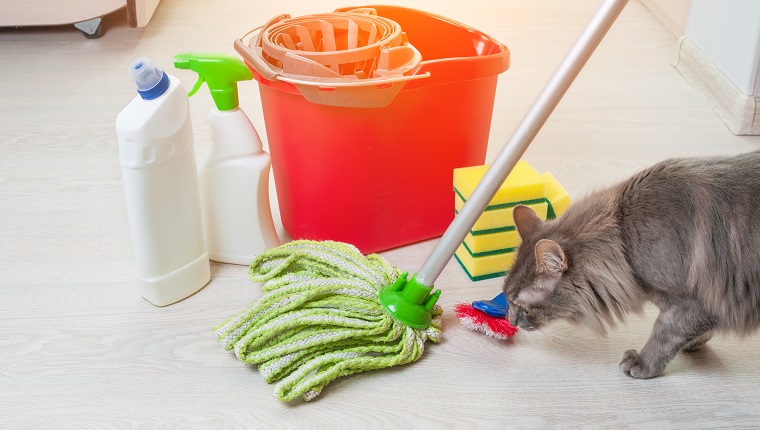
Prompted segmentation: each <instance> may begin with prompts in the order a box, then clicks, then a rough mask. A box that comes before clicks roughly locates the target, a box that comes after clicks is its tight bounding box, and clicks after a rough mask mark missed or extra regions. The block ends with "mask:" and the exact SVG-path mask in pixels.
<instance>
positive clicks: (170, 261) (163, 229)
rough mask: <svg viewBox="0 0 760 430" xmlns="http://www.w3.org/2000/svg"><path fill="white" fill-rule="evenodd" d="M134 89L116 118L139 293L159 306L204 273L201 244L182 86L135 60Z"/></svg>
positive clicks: (200, 282) (198, 284)
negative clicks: (128, 101) (132, 96)
mask: <svg viewBox="0 0 760 430" xmlns="http://www.w3.org/2000/svg"><path fill="white" fill-rule="evenodd" d="M129 73H130V76H131V77H132V79H133V80H134V82H135V86H136V88H137V91H138V93H139V95H138V96H136V97H135V98H134V99H133V100H132V102H131V103H129V105H127V107H126V108H124V110H122V111H121V112H120V113H119V115H118V116H117V117H116V135H117V137H118V140H119V160H120V162H121V167H122V169H121V172H122V180H123V183H124V194H125V197H126V201H127V216H128V218H129V227H130V233H131V236H132V245H133V248H134V250H133V251H134V256H135V265H136V269H137V270H136V275H137V285H138V289H139V292H140V295H141V296H142V297H144V298H145V299H147V300H148V301H149V302H151V303H153V304H154V305H156V306H166V305H169V304H172V303H174V302H177V301H179V300H182V299H184V298H185V297H188V296H190V295H192V294H193V293H195V292H196V291H198V290H200V289H201V288H203V286H204V285H206V284H207V283H208V281H209V279H210V278H211V273H210V267H209V257H208V253H207V252H206V249H205V246H204V242H203V222H202V218H201V209H200V196H199V191H198V176H197V168H196V164H195V148H194V146H193V133H192V127H191V124H190V116H189V106H188V104H189V103H188V99H187V95H186V94H185V91H184V89H183V88H182V84H181V83H180V82H179V80H178V79H177V78H175V77H173V76H169V75H168V74H166V73H164V72H163V71H162V70H161V69H158V68H157V67H155V66H154V65H153V64H152V63H151V62H150V60H149V59H147V58H145V57H141V58H138V59H136V60H135V61H133V62H132V64H130V66H129Z"/></svg>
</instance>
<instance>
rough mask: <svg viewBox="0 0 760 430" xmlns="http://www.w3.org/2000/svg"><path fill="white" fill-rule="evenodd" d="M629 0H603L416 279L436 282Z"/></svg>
mask: <svg viewBox="0 0 760 430" xmlns="http://www.w3.org/2000/svg"><path fill="white" fill-rule="evenodd" d="M627 3H628V0H604V1H603V3H602V5H601V6H599V9H598V10H597V11H596V14H594V16H593V18H592V19H591V21H590V22H589V23H588V25H587V26H586V28H585V29H584V30H583V33H581V35H580V36H579V37H578V40H576V41H575V43H574V44H573V46H572V47H571V48H570V51H569V52H568V53H567V55H565V58H564V59H563V60H562V62H561V63H560V65H559V67H558V68H557V70H556V71H555V72H554V75H552V77H551V78H550V79H549V82H548V83H547V84H546V86H545V87H544V89H543V90H542V91H541V93H540V94H539V95H538V97H537V98H536V100H535V101H534V102H533V105H532V106H531V108H530V110H529V111H528V113H527V114H526V115H525V117H524V118H523V119H522V121H521V122H520V124H519V125H518V126H517V128H516V129H515V131H514V132H513V133H512V136H511V137H510V138H509V141H507V144H506V145H505V146H504V147H503V148H502V149H501V151H499V154H498V155H497V156H496V158H495V159H494V161H493V163H491V167H489V168H488V170H487V171H486V173H485V175H484V176H483V179H481V181H480V183H479V184H478V186H477V187H475V190H474V191H473V192H472V195H471V196H470V198H469V199H467V202H466V203H465V205H464V206H463V207H462V210H461V211H459V214H457V216H456V217H455V218H454V221H453V222H452V223H451V225H449V227H448V229H446V232H445V233H444V234H443V237H441V239H440V240H439V241H438V244H437V245H436V246H435V248H434V249H433V251H432V252H431V253H430V256H428V258H427V260H425V263H424V264H423V265H422V267H421V268H420V270H419V272H418V273H417V275H416V277H417V281H418V282H419V283H420V284H422V285H425V286H428V287H430V286H433V283H434V282H435V280H436V279H438V276H439V275H440V274H441V272H443V269H444V267H446V264H447V263H448V262H449V261H450V260H451V257H452V256H454V253H455V252H456V250H457V247H459V244H461V243H462V241H464V239H465V237H466V236H467V233H468V232H469V231H470V229H472V226H474V225H475V222H476V221H477V220H478V218H479V217H480V215H481V214H482V213H483V211H484V210H485V209H486V206H488V203H489V202H490V201H491V199H493V196H494V195H495V194H496V191H498V189H499V188H500V187H501V184H502V183H504V180H506V179H507V176H509V173H510V172H511V171H512V169H513V168H514V167H515V165H516V164H517V162H518V161H519V160H520V158H521V157H522V155H523V154H524V153H525V150H526V149H528V146H529V145H530V143H531V142H532V141H533V139H534V138H535V137H536V135H537V134H538V132H539V130H541V127H542V126H543V125H544V123H545V122H546V120H547V119H548V118H549V115H551V113H552V111H553V110H554V108H555V107H557V104H558V103H559V101H560V100H561V99H562V96H564V95H565V92H567V90H568V89H569V88H570V85H571V84H572V83H573V81H574V80H575V78H576V77H577V76H578V73H580V71H581V69H582V68H583V66H584V65H585V64H586V62H587V61H588V59H589V58H590V57H591V54H593V52H594V50H595V49H596V47H597V46H599V43H600V42H601V41H602V39H603V38H604V35H605V34H606V33H607V31H608V30H609V29H610V27H612V24H613V23H614V22H615V20H616V19H617V17H618V16H619V15H620V13H621V12H622V11H623V8H624V7H625V5H626V4H627Z"/></svg>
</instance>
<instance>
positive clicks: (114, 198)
mask: <svg viewBox="0 0 760 430" xmlns="http://www.w3.org/2000/svg"><path fill="white" fill-rule="evenodd" d="M387 3H390V4H394V3H395V4H402V3H403V4H405V5H408V6H411V7H416V8H419V9H424V10H428V11H431V12H436V13H439V14H441V15H444V16H447V17H450V18H453V19H456V20H458V21H461V22H464V23H466V24H469V25H471V26H473V27H475V28H477V29H479V30H482V31H484V32H486V33H488V34H490V35H491V36H493V37H494V38H496V39H497V40H499V41H501V42H503V43H505V44H507V45H508V46H509V47H510V49H511V50H512V55H513V60H512V67H511V69H510V70H509V71H508V72H506V73H505V74H504V75H502V77H501V78H500V82H499V88H498V93H497V95H496V106H495V110H494V120H493V127H492V130H491V141H490V146H489V153H488V159H489V160H490V159H492V158H493V157H494V156H495V154H496V152H497V151H498V149H499V148H500V146H501V145H502V143H503V142H505V141H506V139H507V138H508V137H509V135H510V133H511V131H512V130H513V129H514V127H515V125H516V124H517V122H518V121H519V120H520V118H521V117H522V115H523V114H524V113H525V112H526V111H527V108H528V106H529V105H530V103H531V102H532V100H533V98H534V97H535V95H536V94H537V93H538V91H539V90H540V88H541V87H542V86H543V84H544V83H545V82H546V80H547V78H548V77H549V75H550V74H551V73H552V72H553V70H554V67H555V66H556V65H557V64H558V62H559V61H560V59H561V57H562V56H563V55H564V53H565V52H566V50H567V48H568V47H569V45H570V44H571V42H572V41H573V40H574V38H575V37H576V35H577V34H578V33H579V32H580V30H581V28H582V27H583V26H584V25H585V23H586V21H587V19H588V18H589V17H590V16H591V14H592V13H593V11H594V10H595V8H596V6H597V0H574V1H566V0H551V1H550V0H545V1H533V0H508V1H507V0H505V1H500V2H494V1H489V0H470V1H467V2H459V1H440V2H426V1H423V0H405V1H401V0H389V1H388V2H387ZM349 4H350V2H345V1H338V0H328V1H320V2H316V1H315V2H306V1H268V2H263V1H257V2H253V1H243V0H227V1H224V2H211V1H200V0H182V1H180V0H164V1H162V3H161V5H160V6H159V8H158V11H157V13H156V15H155V17H154V19H153V21H152V22H151V24H150V25H149V26H148V27H147V28H145V29H130V28H128V27H127V26H126V24H125V22H126V19H125V14H124V13H121V12H120V13H117V14H116V15H113V16H109V17H107V18H106V19H105V25H106V32H105V35H104V36H103V37H102V38H101V39H99V40H87V39H85V38H84V37H82V35H81V34H80V33H79V32H78V31H75V30H74V29H72V28H70V27H66V28H50V29H39V28H36V29H0V65H2V66H1V67H2V72H0V94H1V96H0V98H1V99H2V106H1V107H0V151H1V152H0V154H2V155H0V172H1V173H0V208H1V209H0V249H1V250H2V254H1V255H0V265H1V266H0V267H1V268H2V270H1V271H0V427H3V428H42V427H50V428H73V427H90V428H103V427H152V428H172V427H180V428H185V427H188V428H193V427H194V428H215V427H238V428H325V429H334V428H351V429H359V428H393V429H396V428H450V429H475V428H505V427H506V428H547V427H571V428H572V427H591V428H596V427H616V428H717V427H757V426H758V425H760V365H758V364H757V362H758V360H757V357H758V356H759V355H760V342H758V340H759V338H758V336H755V337H752V338H750V339H746V340H743V341H738V340H736V339H730V338H716V339H714V340H713V341H712V342H711V343H710V346H709V348H707V349H706V350H705V351H704V352H702V353H699V354H693V355H684V354H681V355H678V356H677V358H676V359H675V360H674V361H673V362H672V363H671V364H670V366H669V367H668V368H667V371H666V373H665V375H664V376H663V377H660V378H657V379H654V380H649V381H637V380H632V379H629V378H628V377H626V376H624V375H623V374H621V372H620V371H619V370H618V364H617V363H618V361H619V359H620V357H621V355H622V353H623V351H624V350H626V349H628V348H640V347H641V346H642V345H643V343H644V342H645V340H646V338H647V336H648V333H649V330H650V327H651V324H652V321H653V319H654V316H655V313H654V311H653V310H652V309H649V311H648V312H647V314H646V315H645V316H644V317H642V318H632V319H630V320H629V321H628V323H627V324H626V325H625V326H621V327H618V328H617V329H615V330H614V331H612V333H611V334H610V335H609V336H608V337H607V338H603V339H599V338H596V337H594V336H592V335H591V334H588V333H585V332H583V331H580V330H578V329H576V328H574V327H571V326H569V325H565V324H558V325H556V326H554V327H553V328H552V329H551V330H547V331H546V332H544V333H537V334H533V333H530V334H529V333H520V334H518V336H517V337H515V338H514V339H513V340H512V341H509V342H497V341H494V340H490V339H487V338H485V337H482V336H481V335H478V334H475V333H472V332H469V331H467V330H465V329H464V328H463V327H461V326H460V325H459V323H458V321H457V319H456V318H455V316H454V313H453V311H452V307H453V306H454V304H456V303H457V302H462V301H470V300H474V299H481V298H490V297H491V296H492V295H495V294H496V293H497V292H498V291H499V288H500V280H492V281H483V282H479V283H472V282H470V281H469V280H468V279H467V278H466V277H465V275H464V274H463V272H462V271H461V269H460V268H459V267H458V266H457V265H456V264H455V263H453V262H452V263H451V264H449V266H448V267H447V268H446V270H445V271H444V273H443V274H442V275H441V277H440V278H439V279H438V282H437V284H436V285H437V287H439V288H440V289H442V290H443V295H442V297H441V300H440V303H441V305H442V306H443V308H444V310H445V312H446V313H445V315H444V340H443V342H442V343H441V344H439V345H433V346H430V347H429V349H428V350H427V351H425V354H424V356H423V358H422V359H421V360H420V361H419V362H417V363H415V364H412V365H409V366H405V367H401V368H396V369H390V370H386V371H378V372H374V373H366V374H361V375H356V376H352V377H349V378H343V379H342V380H339V381H337V382H335V383H333V384H331V385H329V386H328V387H327V389H325V390H324V392H323V394H322V395H321V396H320V397H319V398H318V399H317V400H316V401H314V402H311V403H304V402H294V403H292V404H282V403H280V402H279V401H278V400H277V399H275V398H274V397H273V396H272V395H271V390H272V387H271V386H268V385H267V384H266V383H264V382H263V381H262V380H261V377H260V376H259V374H258V373H257V372H255V371H254V370H253V369H251V368H248V367H246V366H244V365H243V364H241V363H240V362H238V361H237V359H236V358H235V357H234V356H233V354H232V353H228V352H225V351H224V350H223V349H222V348H221V347H220V346H219V345H218V344H217V343H216V340H215V338H214V335H213V333H212V332H211V328H212V327H213V326H214V325H216V324H218V323H220V322H221V321H222V320H224V319H226V318H227V317H229V316H230V315H232V314H233V313H235V312H237V311H238V310H240V309H241V308H243V307H245V306H246V305H248V304H249V303H250V302H251V301H252V300H254V299H255V298H257V297H258V296H259V295H260V291H259V289H258V287H257V286H256V285H253V284H252V283H250V282H249V281H248V279H247V276H246V268H245V267H242V266H231V265H222V264H213V266H212V276H213V280H212V281H211V283H210V284H209V285H208V286H207V287H206V288H205V289H203V290H202V291H200V292H199V293H198V294H196V295H194V296H192V297H191V298H188V299H187V300H185V301H183V302H180V303H178V304H175V305H172V306H170V307H167V308H161V309H159V308H155V307H153V306H152V305H150V304H148V303H147V302H146V301H144V300H143V299H141V298H140V297H139V296H138V295H137V292H136V289H135V287H134V277H133V270H134V265H133V258H132V249H131V243H130V237H129V233H128V229H127V219H126V212H125V207H124V196H123V194H122V186H121V177H120V170H119V163H118V157H117V145H116V138H115V134H114V119H115V117H116V114H117V113H118V112H119V111H120V110H121V109H122V108H123V107H124V106H125V105H126V104H127V103H128V102H129V101H130V99H131V98H132V97H133V96H134V93H133V89H132V87H131V85H130V82H129V80H128V76H127V73H126V68H127V65H128V64H129V62H130V61H131V60H132V59H134V58H136V57H138V56H141V55H146V56H148V57H151V58H152V59H153V60H154V61H156V62H157V63H159V64H163V65H165V67H166V69H167V70H169V71H171V72H172V73H175V74H176V75H177V76H179V77H180V78H181V79H182V81H183V83H184V85H185V86H186V87H187V88H190V86H192V84H193V82H194V77H193V76H192V74H191V73H187V72H186V71H181V72H182V73H180V71H174V69H173V68H171V66H170V64H171V59H172V56H173V55H174V54H175V53H178V52H182V51H189V50H195V51H222V52H230V53H231V52H233V50H232V41H233V39H235V38H236V37H239V36H242V35H243V34H244V33H246V32H247V31H248V30H250V29H252V28H254V27H257V26H259V25H261V24H263V23H264V22H265V21H267V20H268V19H269V18H271V17H273V16H275V15H278V14H280V13H285V12H287V13H290V14H291V15H293V16H297V15H303V14H307V13H318V12H328V11H331V10H333V8H335V7H339V6H346V5H349ZM19 7H22V6H19ZM675 46H676V40H675V39H674V38H673V36H672V35H671V34H670V33H669V32H668V31H667V30H666V29H665V27H664V26H662V25H661V24H660V23H659V22H658V21H657V20H656V19H655V18H654V17H653V16H652V15H651V14H650V13H649V12H648V10H647V9H645V8H644V7H643V6H642V5H641V4H640V3H638V2H637V1H633V2H631V4H630V5H628V7H627V8H626V10H625V11H624V13H623V15H622V16H621V18H620V19H619V21H618V23H617V24H616V25H615V26H614V27H613V29H612V31H611V33H610V34H609V35H608V37H607V39H606V40H605V42H604V43H603V44H602V46H601V47H600V49H599V50H598V51H597V53H596V54H595V55H594V57H593V58H592V60H591V61H590V63H589V64H588V66H587V68H586V70H584V72H583V73H582V74H581V76H580V78H579V79H578V80H577V81H576V83H575V84H574V86H573V88H572V89H571V90H570V91H569V92H568V94H567V95H566V96H565V98H564V100H563V101H562V103H561V104H560V106H559V108H558V109H557V110H556V111H555V113H554V114H553V116H552V118H551V119H550V120H549V123H548V124H547V125H546V126H545V128H544V130H543V131H542V132H541V133H540V135H539V136H538V138H537V139H536V141H535V142H534V143H533V145H532V147H531V148H530V149H529V150H528V152H527V154H526V156H525V158H526V159H527V160H528V161H529V162H531V163H532V164H533V165H534V166H535V167H536V168H537V169H539V170H542V171H543V170H549V171H551V172H553V173H554V174H555V176H556V177H557V178H558V179H559V180H560V181H561V182H562V183H563V184H564V185H565V186H566V187H567V189H568V190H569V192H570V193H571V195H572V196H573V197H574V198H578V197H580V196H582V195H583V194H585V193H587V192H589V191H591V190H593V189H594V188H597V187H600V186H602V185H605V184H609V183H611V182H613V181H616V180H618V179H621V178H624V177H626V176H628V175H629V174H631V173H633V172H634V171H636V170H638V169H640V168H643V167H645V166H647V165H649V164H651V163H654V162H655V161H658V160H661V159H663V158H666V157H671V156H687V155H704V154H724V153H725V154H729V153H738V152H742V151H749V150H753V149H758V148H760V137H736V136H733V135H731V134H730V133H729V132H728V130H727V129H726V127H725V126H724V125H723V124H722V123H721V122H720V120H719V119H718V117H717V116H716V115H715V114H714V113H713V112H712V110H711V109H710V108H709V107H708V106H707V105H706V102H705V100H704V99H703V98H702V97H701V96H700V95H699V94H696V93H695V92H694V91H693V90H692V88H690V87H689V85H688V84H686V83H685V81H683V80H682V78H681V77H680V75H679V74H678V73H677V72H676V71H675V70H674V69H673V68H672V66H671V63H672V61H673V60H674V59H675ZM199 94H202V95H201V96H198V97H196V98H195V99H194V100H193V101H192V108H193V121H194V130H195V137H196V148H197V154H198V160H199V161H200V160H202V159H203V158H204V157H205V155H206V154H207V153H208V150H209V144H208V137H209V130H208V127H207V125H206V123H205V117H206V114H207V112H208V109H209V108H210V106H211V101H210V97H208V95H207V93H206V92H205V90H202V91H201V92H200V93H199ZM241 97H242V106H243V108H244V109H245V110H246V111H247V112H248V114H249V115H250V116H251V118H252V119H253V121H254V125H255V126H256V127H257V128H258V130H259V131H260V132H261V133H262V135H263V134H264V125H263V120H262V115H261V106H260V103H259V99H258V90H257V89H256V87H255V86H254V85H253V84H245V85H242V90H241ZM452 102H454V101H452ZM434 243H435V241H428V242H424V243H420V244H416V245H413V246H406V247H403V248H400V249H396V250H393V251H390V252H385V253H383V255H384V256H385V257H386V258H388V259H390V260H391V261H392V262H393V263H394V264H396V265H398V266H400V267H403V268H405V269H408V270H410V271H412V272H414V271H416V270H417V269H418V268H419V267H420V265H421V264H422V262H423V261H424V259H425V257H426V256H427V255H428V253H429V252H430V250H431V249H432V247H433V245H434Z"/></svg>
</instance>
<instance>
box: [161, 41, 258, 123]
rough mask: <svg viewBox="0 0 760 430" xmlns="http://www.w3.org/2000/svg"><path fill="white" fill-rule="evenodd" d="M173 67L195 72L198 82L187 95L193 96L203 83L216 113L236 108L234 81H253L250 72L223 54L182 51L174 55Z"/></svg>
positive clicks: (236, 97)
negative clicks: (216, 110) (212, 100)
mask: <svg viewBox="0 0 760 430" xmlns="http://www.w3.org/2000/svg"><path fill="white" fill-rule="evenodd" d="M174 67H176V68H178V69H190V70H192V71H194V72H196V73H198V81H196V82H195V85H194V86H193V89H191V90H190V92H189V93H188V94H187V95H188V97H190V96H192V95H193V94H195V93H197V92H198V90H199V89H200V88H201V85H203V83H204V82H206V84H207V85H208V89H209V91H210V92H211V97H213V99H214V103H215V104H216V108H217V109H219V110H233V109H235V108H237V107H238V105H239V101H238V92H237V83H238V81H248V80H251V79H253V75H252V74H251V71H250V69H248V67H247V66H246V65H245V63H243V62H242V61H241V60H239V59H238V58H236V57H233V56H232V55H227V54H216V53H200V52H185V53H182V54H177V55H175V56H174Z"/></svg>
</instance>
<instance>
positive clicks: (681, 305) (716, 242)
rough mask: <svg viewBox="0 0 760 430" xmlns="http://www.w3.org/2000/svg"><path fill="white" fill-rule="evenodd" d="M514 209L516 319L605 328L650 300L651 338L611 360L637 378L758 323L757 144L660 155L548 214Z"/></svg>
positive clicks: (530, 324) (532, 325)
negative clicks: (734, 152) (722, 153)
mask: <svg viewBox="0 0 760 430" xmlns="http://www.w3.org/2000/svg"><path fill="white" fill-rule="evenodd" d="M514 217H515V224H516V226H517V230H518V232H519V233H520V236H521V237H522V240H523V242H522V244H521V245H520V247H519V248H518V251H517V257H516V260H515V263H514V265H513V267H512V268H511V269H510V272H509V274H508V275H507V277H506V279H505V282H504V292H505V294H506V297H507V300H508V302H509V304H510V310H509V319H510V321H511V322H512V324H514V325H517V326H518V327H520V328H524V329H527V330H531V329H536V328H540V327H541V326H542V325H544V324H546V323H547V322H549V321H551V320H555V319H560V318H564V319H567V320H569V321H571V322H574V323H577V324H581V325H584V326H586V327H588V328H590V329H592V330H594V331H596V332H599V333H604V332H605V331H606V327H607V326H612V325H614V324H615V323H616V322H619V321H623V319H624V318H625V317H626V315H628V314H630V313H640V312H641V311H642V308H643V305H644V303H645V302H647V301H649V302H652V303H654V304H655V305H656V306H657V307H658V308H659V309H660V315H659V316H658V318H657V320H656V322H655V324H654V328H653V330H652V334H651V336H650V338H649V340H648V341H647V343H646V345H644V347H643V349H642V350H641V352H640V353H639V352H637V351H635V350H629V351H626V352H625V354H624V355H623V361H622V362H621V363H620V366H621V369H622V370H623V371H624V372H625V373H626V374H628V375H629V376H632V377H635V378H651V377H654V376H657V375H659V374H661V373H662V372H663V371H664V369H665V366H666V365H667V364H668V362H670V360H672V359H673V357H674V356H675V355H676V354H677V353H678V352H679V351H680V350H686V351H693V350H697V349H699V348H701V347H702V346H703V345H704V344H705V343H706V342H707V341H708V340H709V339H710V338H711V337H712V335H713V334H714V333H721V332H723V333H733V334H738V335H748V334H750V333H752V332H753V331H755V330H757V329H758V328H760V152H752V153H748V154H742V155H738V156H732V157H716V158H689V159H673V160H667V161H664V162H661V163H658V164H656V165H654V166H652V167H650V168H649V169H646V170H644V171H642V172H640V173H638V174H636V175H634V176H633V177H632V178H630V179H628V180H626V181H624V182H622V183H620V184H617V185H615V186H612V187H610V188H607V189H604V190H602V191H598V192H596V193H593V194H591V195H589V196H588V197H586V198H585V199H582V200H581V201H579V202H577V203H576V204H574V205H573V206H571V207H570V208H569V209H568V210H567V212H566V213H565V214H564V215H563V216H562V217H560V218H559V219H557V220H554V221H549V222H546V223H541V222H539V221H540V220H539V219H538V217H537V216H536V215H535V213H533V212H532V211H531V210H530V209H528V208H527V207H525V206H519V207H516V208H515V210H514ZM542 239H543V241H542ZM539 241H541V243H539ZM549 242H555V243H556V244H557V245H559V246H558V247H553V246H547V243H549ZM537 244H538V245H537ZM562 260H564V261H565V262H566V264H565V265H564V266H563V265H562V264H559V262H561V261H562Z"/></svg>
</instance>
